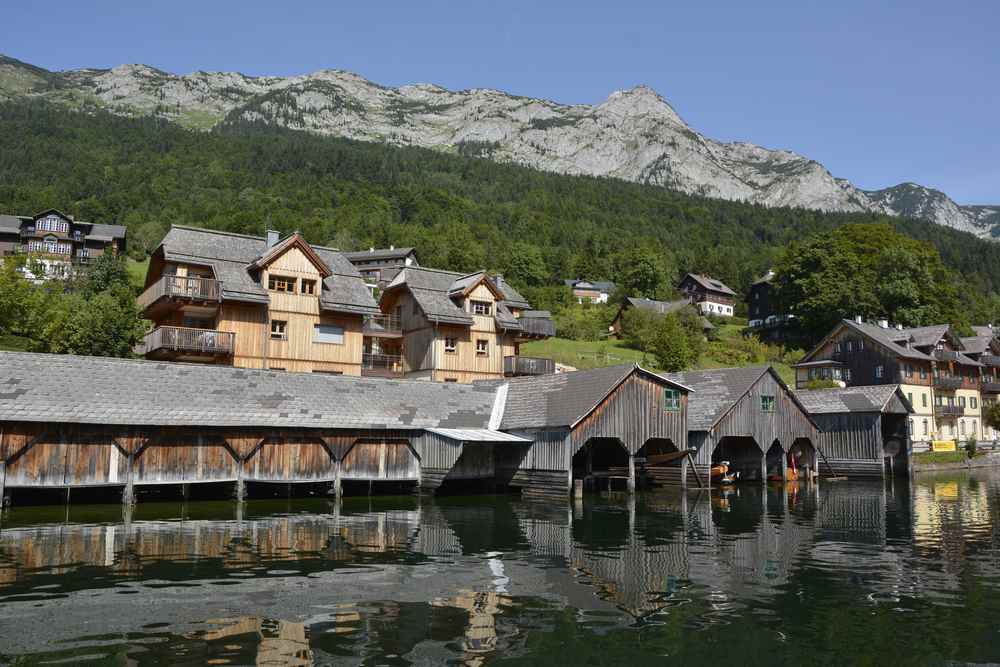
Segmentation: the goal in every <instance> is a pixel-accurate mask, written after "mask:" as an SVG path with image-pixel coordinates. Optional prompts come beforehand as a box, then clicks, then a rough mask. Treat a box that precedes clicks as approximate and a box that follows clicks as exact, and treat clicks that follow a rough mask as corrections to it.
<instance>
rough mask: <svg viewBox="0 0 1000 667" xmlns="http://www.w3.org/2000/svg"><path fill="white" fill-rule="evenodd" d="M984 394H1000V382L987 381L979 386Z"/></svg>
mask: <svg viewBox="0 0 1000 667" xmlns="http://www.w3.org/2000/svg"><path fill="white" fill-rule="evenodd" d="M979 390H980V391H981V392H983V393H984V394H1000V382H996V381H986V382H983V384H982V386H981V387H980V388H979Z"/></svg>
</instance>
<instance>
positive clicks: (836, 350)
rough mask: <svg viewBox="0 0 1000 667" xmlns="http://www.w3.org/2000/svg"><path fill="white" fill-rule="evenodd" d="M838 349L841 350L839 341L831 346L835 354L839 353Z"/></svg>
mask: <svg viewBox="0 0 1000 667" xmlns="http://www.w3.org/2000/svg"><path fill="white" fill-rule="evenodd" d="M840 350H841V345H840V343H837V344H836V345H834V346H833V351H834V353H835V354H840Z"/></svg>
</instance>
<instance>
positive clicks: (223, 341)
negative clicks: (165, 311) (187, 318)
mask: <svg viewBox="0 0 1000 667" xmlns="http://www.w3.org/2000/svg"><path fill="white" fill-rule="evenodd" d="M235 342H236V334H234V333H233V332H231V331H216V330H214V329H189V328H187V327H157V328H156V329H153V330H152V331H150V332H149V333H148V334H146V353H147V354H150V353H154V352H161V353H162V352H182V353H189V354H205V355H230V354H232V353H233V347H234V344H235Z"/></svg>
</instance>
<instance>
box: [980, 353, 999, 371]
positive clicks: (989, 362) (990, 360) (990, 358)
mask: <svg viewBox="0 0 1000 667" xmlns="http://www.w3.org/2000/svg"><path fill="white" fill-rule="evenodd" d="M979 361H980V362H982V363H983V364H985V365H986V366H989V367H990V368H1000V356H997V355H995V354H984V355H983V356H981V357H979Z"/></svg>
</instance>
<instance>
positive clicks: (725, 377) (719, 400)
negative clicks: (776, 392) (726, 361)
mask: <svg viewBox="0 0 1000 667" xmlns="http://www.w3.org/2000/svg"><path fill="white" fill-rule="evenodd" d="M767 372H768V367H767V366H747V367H745V368H713V369H710V370H702V371H685V372H683V373H669V374H668V375H667V378H669V379H671V380H674V381H675V382H679V383H681V384H683V385H686V386H688V387H690V388H691V391H692V392H694V393H693V394H692V395H691V398H690V399H689V400H688V430H689V431H707V430H710V429H711V428H712V426H714V425H715V423H716V422H717V421H718V420H719V419H720V418H721V417H722V416H723V415H725V414H726V413H727V412H728V411H729V410H730V408H732V407H733V406H734V405H735V404H736V402H737V401H739V400H740V399H741V398H742V397H743V395H744V394H746V393H747V392H748V391H749V390H750V388H751V387H752V386H753V385H754V384H755V383H756V382H757V381H758V380H759V379H760V378H762V377H763V376H764V375H765V374H766V373H767Z"/></svg>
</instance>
